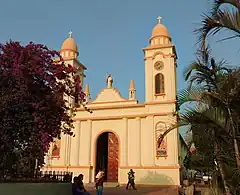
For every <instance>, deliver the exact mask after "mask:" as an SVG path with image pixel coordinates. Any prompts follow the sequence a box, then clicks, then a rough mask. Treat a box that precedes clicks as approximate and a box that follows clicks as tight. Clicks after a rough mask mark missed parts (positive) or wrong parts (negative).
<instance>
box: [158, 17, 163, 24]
mask: <svg viewBox="0 0 240 195" xmlns="http://www.w3.org/2000/svg"><path fill="white" fill-rule="evenodd" d="M161 19H162V17H161V16H158V17H157V20H158V24H161Z"/></svg>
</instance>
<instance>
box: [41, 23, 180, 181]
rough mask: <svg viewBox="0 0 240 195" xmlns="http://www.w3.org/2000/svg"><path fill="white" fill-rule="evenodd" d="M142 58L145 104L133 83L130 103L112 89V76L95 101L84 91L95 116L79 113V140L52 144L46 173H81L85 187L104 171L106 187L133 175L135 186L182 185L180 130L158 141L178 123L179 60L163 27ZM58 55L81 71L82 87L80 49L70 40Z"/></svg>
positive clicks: (76, 126) (76, 121) (76, 118)
mask: <svg viewBox="0 0 240 195" xmlns="http://www.w3.org/2000/svg"><path fill="white" fill-rule="evenodd" d="M159 20H160V19H159ZM143 52H144V62H145V65H144V69H143V70H144V71H145V102H144V103H139V102H138V100H137V99H136V89H135V86H134V81H133V80H131V81H129V83H130V84H129V89H128V90H129V97H128V98H124V97H122V96H121V94H120V92H119V91H118V89H116V88H114V80H113V78H112V76H111V75H108V76H107V78H106V82H107V83H106V87H105V88H103V89H101V91H100V92H99V94H98V95H97V97H96V99H95V100H90V91H89V86H88V85H86V88H85V93H86V96H87V107H88V108H89V109H90V110H91V111H92V113H89V112H87V111H86V110H85V109H84V108H82V107H80V108H77V112H76V116H74V118H73V120H74V129H73V132H74V135H75V136H74V137H73V136H72V137H71V136H68V135H62V136H61V139H60V140H55V141H54V143H52V145H51V147H50V150H49V153H48V155H47V156H46V165H45V167H44V170H48V171H71V172H73V173H74V175H79V174H80V173H82V174H84V182H85V183H91V182H94V178H95V175H96V173H97V171H98V170H99V169H102V168H104V169H105V172H106V180H107V182H118V183H120V184H125V183H127V180H128V178H127V172H128V171H129V169H133V170H134V171H135V176H136V183H137V184H145V185H164V186H165V185H171V186H178V185H179V184H180V173H179V168H180V167H179V132H178V130H177V129H176V130H174V131H172V132H170V133H169V134H168V135H167V136H166V138H165V139H164V140H163V142H162V143H161V145H160V147H159V146H158V138H159V136H160V135H161V134H162V133H163V132H164V131H165V130H166V129H167V128H168V127H169V126H170V125H171V124H174V123H176V121H177V118H176V115H175V113H176V95H177V94H176V60H177V54H176V50H175V46H174V45H173V44H172V43H171V37H170V35H169V32H168V30H167V28H166V27H165V26H164V25H163V24H161V23H160V21H159V22H158V24H157V25H156V26H155V27H154V28H153V30H152V35H151V37H150V39H149V45H148V46H147V47H146V48H144V49H143ZM60 53H61V56H62V57H63V59H64V60H65V61H66V63H68V64H72V65H73V66H75V67H77V68H78V73H77V74H79V76H80V78H81V81H82V83H83V82H84V77H85V75H84V71H85V70H86V67H85V66H84V65H83V64H82V63H81V62H80V61H79V60H78V58H77V56H78V47H77V44H76V43H75V41H74V39H73V38H72V37H71V36H70V37H69V38H68V39H66V40H65V41H64V42H63V44H62V48H61V51H60Z"/></svg>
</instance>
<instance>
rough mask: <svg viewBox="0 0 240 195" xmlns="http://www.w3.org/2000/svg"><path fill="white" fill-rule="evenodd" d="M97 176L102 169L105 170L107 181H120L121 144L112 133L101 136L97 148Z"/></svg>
mask: <svg viewBox="0 0 240 195" xmlns="http://www.w3.org/2000/svg"><path fill="white" fill-rule="evenodd" d="M96 151H97V152H96V167H95V175H96V174H97V173H98V171H99V170H100V169H104V170H105V181H108V182H117V181H118V163H119V143H118V139H117V136H116V135H115V134H114V133H112V132H105V133H102V134H101V135H99V137H98V139H97V148H96Z"/></svg>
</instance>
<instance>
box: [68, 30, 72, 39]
mask: <svg viewBox="0 0 240 195" xmlns="http://www.w3.org/2000/svg"><path fill="white" fill-rule="evenodd" d="M68 34H69V37H70V38H71V37H72V31H71V30H70V31H69V33H68Z"/></svg>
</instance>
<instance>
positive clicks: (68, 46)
mask: <svg viewBox="0 0 240 195" xmlns="http://www.w3.org/2000/svg"><path fill="white" fill-rule="evenodd" d="M61 50H69V51H73V52H76V53H78V46H77V44H76V42H75V41H74V39H73V38H72V37H69V38H67V39H66V40H65V41H64V42H63V44H62V47H61Z"/></svg>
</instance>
